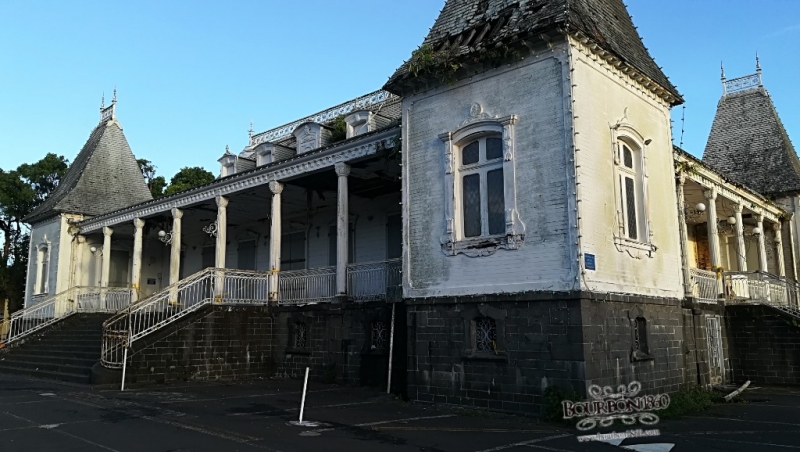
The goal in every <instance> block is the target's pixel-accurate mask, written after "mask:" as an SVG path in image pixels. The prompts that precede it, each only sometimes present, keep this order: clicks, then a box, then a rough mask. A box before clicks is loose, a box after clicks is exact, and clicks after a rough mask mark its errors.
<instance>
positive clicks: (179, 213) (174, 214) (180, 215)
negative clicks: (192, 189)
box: [172, 207, 183, 220]
mask: <svg viewBox="0 0 800 452" xmlns="http://www.w3.org/2000/svg"><path fill="white" fill-rule="evenodd" d="M172 218H175V219H177V220H180V219H181V218H183V210H181V209H178V208H177V207H173V208H172Z"/></svg>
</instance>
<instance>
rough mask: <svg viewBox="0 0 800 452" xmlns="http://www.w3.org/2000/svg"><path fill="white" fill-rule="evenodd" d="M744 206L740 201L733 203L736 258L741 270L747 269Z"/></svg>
mask: <svg viewBox="0 0 800 452" xmlns="http://www.w3.org/2000/svg"><path fill="white" fill-rule="evenodd" d="M743 207H744V206H742V205H741V204H739V203H737V204H734V205H733V211H734V213H735V215H736V258H737V261H738V264H739V271H740V272H746V271H747V248H745V245H744V223H743V222H742V209H743Z"/></svg>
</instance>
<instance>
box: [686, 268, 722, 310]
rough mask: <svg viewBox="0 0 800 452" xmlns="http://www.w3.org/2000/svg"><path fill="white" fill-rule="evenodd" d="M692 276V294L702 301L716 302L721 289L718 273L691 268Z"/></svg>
mask: <svg viewBox="0 0 800 452" xmlns="http://www.w3.org/2000/svg"><path fill="white" fill-rule="evenodd" d="M689 274H690V276H691V277H692V296H693V297H694V298H695V300H697V301H698V302H700V303H716V302H717V296H718V295H719V289H718V286H717V274H716V272H713V271H708V270H701V269H699V268H690V269H689Z"/></svg>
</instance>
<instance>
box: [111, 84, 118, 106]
mask: <svg viewBox="0 0 800 452" xmlns="http://www.w3.org/2000/svg"><path fill="white" fill-rule="evenodd" d="M111 103H112V104H116V103H117V87H116V86H115V87H114V100H112V101H111Z"/></svg>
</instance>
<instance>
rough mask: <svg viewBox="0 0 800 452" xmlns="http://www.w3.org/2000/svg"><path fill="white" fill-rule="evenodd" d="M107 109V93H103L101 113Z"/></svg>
mask: <svg viewBox="0 0 800 452" xmlns="http://www.w3.org/2000/svg"><path fill="white" fill-rule="evenodd" d="M104 108H106V93H105V91H103V97H101V98H100V111H103V109H104Z"/></svg>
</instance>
